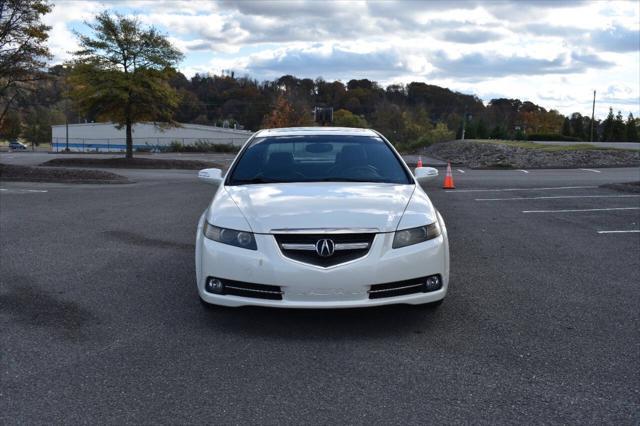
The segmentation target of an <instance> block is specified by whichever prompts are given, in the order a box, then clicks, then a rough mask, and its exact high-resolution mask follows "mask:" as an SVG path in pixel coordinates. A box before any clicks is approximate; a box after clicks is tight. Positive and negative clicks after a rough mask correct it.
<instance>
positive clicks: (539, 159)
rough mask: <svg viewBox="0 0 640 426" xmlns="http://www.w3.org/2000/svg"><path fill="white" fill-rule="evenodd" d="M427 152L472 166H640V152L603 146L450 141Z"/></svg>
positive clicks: (530, 167)
mask: <svg viewBox="0 0 640 426" xmlns="http://www.w3.org/2000/svg"><path fill="white" fill-rule="evenodd" d="M425 154H426V155H429V156H432V157H435V158H437V159H440V160H443V161H450V162H451V163H452V164H458V165H465V166H467V167H470V168H472V169H501V168H506V169H510V168H513V169H564V168H582V167H631V166H640V152H639V151H627V150H617V149H611V150H604V149H567V150H561V149H558V150H554V151H544V150H541V149H530V148H521V147H515V146H509V145H506V144H500V143H486V142H472V141H451V142H442V143H438V144H435V145H431V146H430V147H428V148H426V150H425Z"/></svg>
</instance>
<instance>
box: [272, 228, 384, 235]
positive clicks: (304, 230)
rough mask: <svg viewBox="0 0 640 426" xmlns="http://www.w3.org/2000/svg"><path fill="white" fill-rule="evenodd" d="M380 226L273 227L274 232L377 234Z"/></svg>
mask: <svg viewBox="0 0 640 426" xmlns="http://www.w3.org/2000/svg"><path fill="white" fill-rule="evenodd" d="M379 232H380V230H379V229H378V228H282V229H271V230H270V231H269V233H272V234H375V233H379Z"/></svg>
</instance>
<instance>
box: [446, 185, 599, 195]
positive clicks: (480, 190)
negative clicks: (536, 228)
mask: <svg viewBox="0 0 640 426" xmlns="http://www.w3.org/2000/svg"><path fill="white" fill-rule="evenodd" d="M593 188H597V186H556V187H548V188H502V189H456V190H452V191H445V192H452V193H454V192H458V193H460V192H508V191H551V190H555V189H593Z"/></svg>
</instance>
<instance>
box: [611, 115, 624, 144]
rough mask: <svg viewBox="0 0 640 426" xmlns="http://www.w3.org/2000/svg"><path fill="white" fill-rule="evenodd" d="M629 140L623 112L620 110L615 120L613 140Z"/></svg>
mask: <svg viewBox="0 0 640 426" xmlns="http://www.w3.org/2000/svg"><path fill="white" fill-rule="evenodd" d="M626 140H627V128H626V126H625V124H624V120H623V119H622V112H620V111H618V113H617V114H616V118H615V120H614V121H613V141H615V142H624V141H626Z"/></svg>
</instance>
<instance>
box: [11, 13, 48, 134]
mask: <svg viewBox="0 0 640 426" xmlns="http://www.w3.org/2000/svg"><path fill="white" fill-rule="evenodd" d="M50 11H51V6H50V5H49V3H48V2H47V1H45V0H0V123H2V121H3V119H4V117H5V116H6V114H7V112H8V111H9V108H10V107H11V106H12V105H14V104H15V103H16V101H18V100H19V99H20V98H21V97H23V96H24V95H25V93H27V92H29V91H30V90H32V89H33V87H34V85H35V83H36V82H37V81H38V80H40V79H42V78H44V77H45V74H44V73H43V68H44V66H45V63H46V60H47V59H48V58H50V56H51V55H50V53H49V49H48V48H47V46H46V41H47V38H48V37H49V36H48V31H49V30H50V27H48V26H46V25H45V24H43V23H42V21H41V19H42V16H43V15H45V14H47V13H49V12H50Z"/></svg>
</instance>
